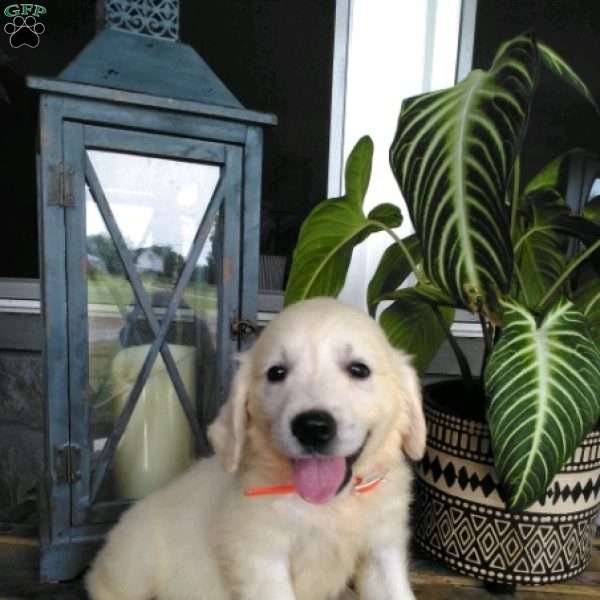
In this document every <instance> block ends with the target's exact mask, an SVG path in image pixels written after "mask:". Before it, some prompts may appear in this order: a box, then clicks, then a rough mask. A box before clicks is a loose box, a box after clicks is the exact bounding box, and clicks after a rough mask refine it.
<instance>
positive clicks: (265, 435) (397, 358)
mask: <svg viewBox="0 0 600 600" xmlns="http://www.w3.org/2000/svg"><path fill="white" fill-rule="evenodd" d="M248 427H251V428H252V429H253V434H254V435H253V436H251V437H252V438H253V439H262V440H263V441H266V443H264V444H263V447H264V450H263V451H265V452H269V451H270V452H273V453H274V454H276V455H278V456H279V457H280V458H282V459H283V460H285V461H287V462H288V463H289V465H290V468H291V472H292V477H293V479H294V482H295V483H296V487H297V488H298V490H299V493H300V495H302V496H303V497H304V498H305V499H307V500H309V501H312V502H316V503H321V502H326V501H327V500H329V499H330V498H331V497H332V496H334V495H335V494H336V493H338V492H339V491H341V490H342V489H343V488H344V486H345V485H346V483H348V481H349V480H350V477H351V475H352V472H353V471H354V472H356V473H358V472H366V471H368V470H369V468H373V466H374V465H377V466H378V468H387V467H389V466H390V464H391V463H392V462H393V461H395V460H398V459H399V454H400V449H401V448H402V449H403V450H404V452H405V453H406V454H407V455H408V456H409V457H410V458H412V459H415V460H417V459H419V458H421V456H422V454H423V452H424V448H425V420H424V416H423V410H422V406H421V393H420V385H419V382H418V379H417V375H416V373H415V371H414V369H413V368H412V367H411V366H410V363H409V360H408V358H407V357H406V355H404V354H403V353H401V352H399V351H397V350H395V349H394V348H392V347H391V346H390V344H389V342H388V341H387V339H386V337H385V335H384V334H383V332H382V330H381V329H380V328H379V326H378V325H377V324H376V323H375V321H373V320H372V319H371V318H369V317H368V316H367V315H366V314H364V313H362V312H361V311H358V310H356V309H354V308H351V307H349V306H346V305H344V304H342V303H340V302H338V301H337V300H332V299H328V298H317V299H313V300H307V301H304V302H300V303H298V304H295V305H292V306H290V307H288V308H286V309H285V310H284V311H283V312H282V313H281V314H280V315H279V316H278V317H277V318H276V319H274V320H273V321H272V322H271V323H270V324H269V325H268V327H267V328H266V329H265V331H264V332H263V333H262V335H261V336H260V338H259V339H258V341H257V342H256V344H255V345H254V347H253V348H252V349H251V350H250V351H249V352H247V353H245V354H243V355H242V356H241V357H240V365H239V368H238V371H237V373H236V375H235V378H234V381H233V384H232V389H231V393H230V396H229V399H228V400H227V402H226V403H225V405H224V406H223V408H222V409H221V412H220V413H219V416H218V417H217V419H216V421H215V422H214V423H213V424H212V425H211V427H210V429H209V437H210V440H211V442H212V444H213V447H214V449H215V451H216V453H217V455H218V456H219V458H220V460H221V462H222V464H223V465H224V467H225V468H226V469H227V470H228V471H231V472H232V471H235V470H236V469H237V467H238V464H239V462H240V458H241V454H242V450H243V448H244V441H245V438H246V431H247V429H248Z"/></svg>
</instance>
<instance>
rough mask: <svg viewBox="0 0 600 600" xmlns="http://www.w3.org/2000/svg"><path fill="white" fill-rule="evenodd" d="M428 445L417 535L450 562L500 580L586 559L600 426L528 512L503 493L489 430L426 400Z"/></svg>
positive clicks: (574, 566) (545, 576) (520, 580)
mask: <svg viewBox="0 0 600 600" xmlns="http://www.w3.org/2000/svg"><path fill="white" fill-rule="evenodd" d="M425 415H426V418H427V451H426V455H425V458H424V459H423V461H421V463H419V465H418V466H417V468H416V472H417V478H416V488H417V497H416V500H415V507H416V525H415V530H414V535H415V539H416V542H417V544H418V546H419V547H420V548H421V549H422V550H423V551H425V552H426V553H427V554H428V555H430V556H431V557H433V558H435V559H437V560H439V561H441V562H443V563H444V564H445V565H446V566H448V567H449V568H451V569H453V570H455V571H459V572H460V573H463V574H466V575H471V576H473V577H476V578H478V579H482V580H484V581H488V582H493V583H500V584H508V585H513V584H529V585H531V584H534V585H535V584H543V583H552V582H557V581H563V580H565V579H568V578H570V577H573V576H575V575H577V574H579V573H581V572H582V571H583V570H584V569H585V568H586V566H587V565H588V563H589V560H590V557H591V550H592V540H593V536H594V531H595V516H596V514H597V513H598V510H599V508H600V430H599V429H596V430H595V431H594V432H592V433H591V434H590V435H588V436H587V437H586V438H585V440H584V441H583V443H582V444H581V445H580V446H579V447H578V448H577V450H576V451H575V454H574V456H573V458H572V459H571V461H570V462H569V463H568V464H566V465H565V467H564V468H563V470H562V471H561V472H560V473H559V474H558V475H557V476H556V477H555V479H554V480H553V481H552V483H551V485H550V486H549V488H548V490H547V492H546V495H545V497H544V498H542V499H541V501H539V502H537V503H536V504H534V505H533V506H531V507H530V508H529V509H528V510H526V511H524V512H518V513H509V512H506V511H505V510H504V507H505V504H504V502H503V501H502V499H501V497H500V494H499V491H498V477H497V475H496V471H495V469H494V466H493V459H492V453H491V447H490V437H489V430H488V428H487V426H486V425H485V424H484V423H483V422H480V421H477V420H469V419H462V418H460V417H457V416H453V415H450V414H447V413H445V412H443V411H442V410H440V409H439V407H437V405H435V404H433V402H432V401H430V400H426V401H425Z"/></svg>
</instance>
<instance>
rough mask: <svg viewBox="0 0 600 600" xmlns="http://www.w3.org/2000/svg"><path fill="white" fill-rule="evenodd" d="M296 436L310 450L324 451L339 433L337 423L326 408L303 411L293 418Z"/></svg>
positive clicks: (293, 428) (293, 431) (293, 430)
mask: <svg viewBox="0 0 600 600" xmlns="http://www.w3.org/2000/svg"><path fill="white" fill-rule="evenodd" d="M292 433H293V434H294V437H295V438H296V439H297V440H298V441H299V442H300V443H301V444H302V446H303V447H304V448H305V449H306V450H307V451H309V452H322V451H323V450H325V449H326V447H327V445H328V444H329V443H330V442H331V441H332V440H333V439H334V438H335V436H336V435H337V423H336V421H335V419H334V418H333V416H332V415H331V414H330V413H328V412H327V411H324V410H309V411H306V412H302V413H300V414H298V415H296V416H295V417H294V419H293V420H292Z"/></svg>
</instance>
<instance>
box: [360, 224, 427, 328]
mask: <svg viewBox="0 0 600 600" xmlns="http://www.w3.org/2000/svg"><path fill="white" fill-rule="evenodd" d="M401 242H402V244H403V246H404V248H402V247H401V246H400V245H399V244H398V243H396V242H394V243H393V244H392V245H391V246H389V247H388V248H387V249H386V251H385V252H384V253H383V256H382V257H381V260H380V261H379V265H378V266H377V270H376V271H375V274H374V275H373V277H372V278H371V281H370V283H369V287H368V289H367V307H368V309H369V313H370V314H371V316H375V311H376V309H377V305H378V304H379V302H380V301H381V298H382V296H383V295H384V294H386V293H388V292H391V291H394V290H395V289H397V288H398V287H400V285H401V284H402V283H404V281H405V280H406V278H407V277H408V276H409V275H410V274H411V273H412V271H413V265H417V264H418V263H419V262H420V260H421V247H420V245H419V240H418V239H417V236H416V235H414V234H413V235H410V236H408V237H406V238H404V239H403V240H401ZM409 257H410V260H409ZM411 263H412V264H411Z"/></svg>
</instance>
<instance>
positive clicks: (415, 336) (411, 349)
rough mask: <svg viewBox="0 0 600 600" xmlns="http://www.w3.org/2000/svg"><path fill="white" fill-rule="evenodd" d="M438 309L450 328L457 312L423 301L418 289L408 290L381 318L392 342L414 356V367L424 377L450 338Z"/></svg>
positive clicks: (404, 290)
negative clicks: (440, 320)
mask: <svg viewBox="0 0 600 600" xmlns="http://www.w3.org/2000/svg"><path fill="white" fill-rule="evenodd" d="M434 310H439V311H440V314H441V315H442V319H443V322H444V323H445V326H446V328H448V327H450V324H451V323H452V321H453V319H454V309H451V308H439V309H436V308H434V307H433V306H432V305H431V304H428V303H427V302H424V301H423V298H422V296H421V295H420V293H419V292H418V291H416V288H404V289H402V290H398V292H396V300H395V301H394V302H393V304H391V305H390V306H389V307H388V308H386V309H385V310H384V311H383V312H382V313H381V316H380V317H379V324H380V325H381V327H382V328H383V330H384V331H385V332H386V334H387V336H388V338H389V340H390V343H391V344H392V345H393V346H395V347H396V348H399V349H401V350H404V351H405V352H407V353H408V354H410V355H412V356H413V357H414V362H413V364H414V365H415V367H416V369H417V370H418V371H419V373H420V374H421V375H423V374H424V373H425V371H426V370H427V367H429V364H430V363H431V360H432V359H433V357H434V356H435V354H436V353H437V351H438V350H439V348H440V346H441V345H442V343H443V341H444V340H445V339H446V332H445V331H444V328H443V327H442V326H441V324H440V323H439V321H438V319H437V318H436V317H435V315H434V312H433V311H434Z"/></svg>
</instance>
